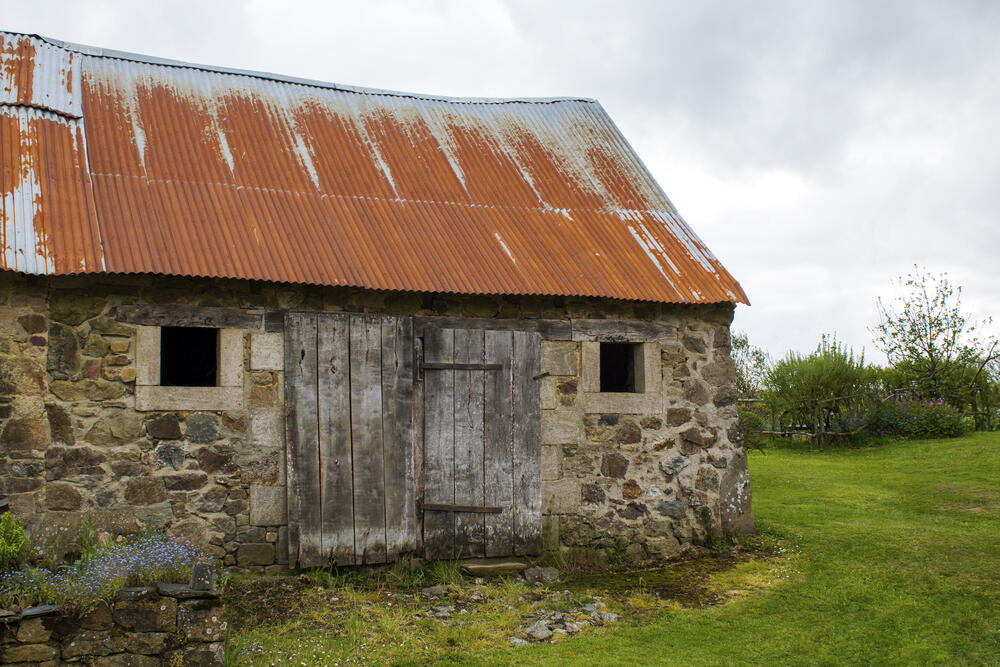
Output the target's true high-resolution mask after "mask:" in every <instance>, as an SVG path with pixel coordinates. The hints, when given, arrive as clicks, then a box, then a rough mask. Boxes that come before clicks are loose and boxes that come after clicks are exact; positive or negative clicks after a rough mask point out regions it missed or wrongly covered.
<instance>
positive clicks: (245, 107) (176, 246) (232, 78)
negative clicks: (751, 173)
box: [0, 32, 747, 303]
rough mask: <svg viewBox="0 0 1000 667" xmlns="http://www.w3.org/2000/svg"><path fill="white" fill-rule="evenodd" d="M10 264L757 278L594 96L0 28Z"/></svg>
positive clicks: (580, 283) (685, 299) (723, 284)
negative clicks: (490, 93)
mask: <svg viewBox="0 0 1000 667" xmlns="http://www.w3.org/2000/svg"><path fill="white" fill-rule="evenodd" d="M0 140H2V143H0V196H2V199H0V216H2V218H0V222H2V223H3V229H2V234H3V238H2V243H3V253H2V257H0V268H5V269H9V270H16V271H22V272H26V273H38V274H50V275H57V274H68V273H88V272H111V273H158V274H170V275H186V276H214V277H227V278H243V279H255V280H267V281H278V282H289V283H306V284H319V285H343V286H353V287H364V288H370V289H382V290H411V291H429V292H459V293H470V294H487V293H489V294H549V295H567V296H570V295H572V296H597V297H612V298H620V299H637V300H649V301H659V302H676V303H707V302H742V303H747V298H746V295H745V294H744V293H743V290H742V289H741V288H740V285H739V283H737V282H736V280H735V279H733V277H732V276H731V275H730V274H729V273H728V272H727V271H726V270H725V268H723V267H722V265H721V264H720V263H719V261H718V260H717V259H716V258H715V256H714V255H712V253H711V251H709V250H708V248H707V247H705V245H704V243H702V241H701V240H700V239H699V238H698V237H697V235H695V233H694V232H693V231H692V230H691V229H690V227H688V225H687V224H686V223H685V222H684V221H683V219H682V218H681V217H680V215H679V214H678V213H677V211H676V210H675V209H674V207H673V205H672V204H671V203H670V201H669V199H667V197H666V195H665V194H664V193H663V191H662V190H661V189H660V187H659V185H658V184H657V183H656V181H655V180H654V179H653V178H652V176H651V175H650V173H649V171H648V170H647V169H646V168H645V167H644V166H643V164H642V162H641V161H640V160H639V158H638V157H637V156H636V154H635V153H634V151H633V150H632V149H631V147H630V146H629V145H628V143H627V141H626V140H625V139H624V137H622V135H621V133H620V132H619V131H618V128H617V127H616V126H615V125H614V123H613V122H612V121H611V119H610V118H609V117H608V115H607V114H606V113H605V111H604V109H603V108H602V107H601V106H600V105H599V104H598V103H596V102H594V101H593V100H585V99H570V98H555V99H546V100H482V99H471V98H470V99H460V98H437V97H433V96H426V95H414V94H408V93H393V92H389V91H381V90H369V89H361V88H353V87H346V86H338V85H336V84H323V83H318V82H307V81H300V80H294V79H292V80H286V79H283V78H282V77H278V76H275V75H269V74H257V73H247V72H234V71H227V70H218V69H216V68H211V67H205V66H198V65H187V64H184V63H177V62H173V61H159V60H157V59H152V58H147V57H143V56H135V55H131V54H121V53H117V52H104V51H101V50H100V49H93V48H90V47H79V46H74V45H67V44H63V43H61V42H55V41H53V40H46V39H44V38H39V37H36V36H27V35H18V34H13V33H2V32H0Z"/></svg>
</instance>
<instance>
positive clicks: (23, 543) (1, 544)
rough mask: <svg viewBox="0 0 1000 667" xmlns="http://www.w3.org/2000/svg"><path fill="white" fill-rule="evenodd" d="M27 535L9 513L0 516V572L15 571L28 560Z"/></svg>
mask: <svg viewBox="0 0 1000 667" xmlns="http://www.w3.org/2000/svg"><path fill="white" fill-rule="evenodd" d="M29 549H30V546H29V544H28V534H27V533H26V532H24V526H22V525H21V521H20V520H19V519H18V518H17V517H15V516H14V515H13V514H11V513H10V512H5V513H4V514H3V516H0V572H9V571H10V570H16V569H17V568H19V567H21V566H22V565H24V563H25V561H27V560H28V553H29Z"/></svg>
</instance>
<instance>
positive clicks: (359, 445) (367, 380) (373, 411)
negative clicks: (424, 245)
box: [350, 315, 386, 564]
mask: <svg viewBox="0 0 1000 667" xmlns="http://www.w3.org/2000/svg"><path fill="white" fill-rule="evenodd" d="M381 339H382V328H381V326H380V324H379V320H378V318H377V317H375V316H371V315H355V316H351V319H350V355H351V362H350V366H351V441H352V443H353V461H354V544H355V550H356V559H357V562H358V563H359V564H363V563H364V564H367V563H384V562H385V558H386V550H385V469H384V461H383V453H382V359H381V357H382V340H381Z"/></svg>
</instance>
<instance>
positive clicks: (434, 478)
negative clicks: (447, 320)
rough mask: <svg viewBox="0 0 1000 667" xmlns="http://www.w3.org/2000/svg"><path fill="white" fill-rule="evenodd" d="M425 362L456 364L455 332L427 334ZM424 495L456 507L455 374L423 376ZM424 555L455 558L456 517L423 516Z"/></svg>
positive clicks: (442, 372)
mask: <svg viewBox="0 0 1000 667" xmlns="http://www.w3.org/2000/svg"><path fill="white" fill-rule="evenodd" d="M423 350H424V359H425V361H431V362H441V363H450V362H454V360H455V332H454V330H452V329H433V330H428V331H427V332H426V333H425V337H424V346H423ZM424 415H425V422H424V472H423V483H424V495H423V500H424V502H427V503H435V504H443V505H453V504H455V371H452V370H437V371H430V372H427V373H425V374H424ZM423 541H424V553H425V555H426V556H427V557H428V558H453V557H454V554H455V550H454V547H455V515H454V513H452V512H425V513H424V514H423Z"/></svg>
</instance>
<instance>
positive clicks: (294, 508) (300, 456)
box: [285, 314, 327, 567]
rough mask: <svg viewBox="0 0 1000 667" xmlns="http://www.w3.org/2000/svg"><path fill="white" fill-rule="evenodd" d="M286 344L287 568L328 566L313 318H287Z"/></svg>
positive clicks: (309, 315) (304, 315) (298, 316)
mask: <svg viewBox="0 0 1000 667" xmlns="http://www.w3.org/2000/svg"><path fill="white" fill-rule="evenodd" d="M285 336H286V340H285V392H286V394H285V401H286V402H285V406H286V411H287V412H286V419H285V428H286V442H287V443H288V444H287V449H286V461H287V467H286V471H287V475H288V480H287V489H288V516H289V525H288V528H289V563H290V564H294V566H297V567H316V566H323V565H326V564H327V557H326V553H325V552H324V550H323V528H322V515H321V507H322V491H321V488H320V458H319V432H318V417H317V376H316V316H315V315H312V314H300V315H289V317H288V327H287V328H286V333H285Z"/></svg>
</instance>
